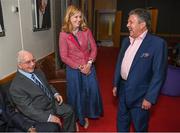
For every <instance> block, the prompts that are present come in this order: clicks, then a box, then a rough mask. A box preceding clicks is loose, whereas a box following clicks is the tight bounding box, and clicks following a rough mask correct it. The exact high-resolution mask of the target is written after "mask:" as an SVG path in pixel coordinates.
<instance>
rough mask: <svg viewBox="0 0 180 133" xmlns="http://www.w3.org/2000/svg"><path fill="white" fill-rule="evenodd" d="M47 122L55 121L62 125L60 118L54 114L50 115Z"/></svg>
mask: <svg viewBox="0 0 180 133" xmlns="http://www.w3.org/2000/svg"><path fill="white" fill-rule="evenodd" d="M49 122H55V123H57V124H59V125H60V126H62V123H61V120H60V118H59V117H57V116H55V115H51V118H50V120H49Z"/></svg>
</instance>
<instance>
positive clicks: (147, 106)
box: [141, 99, 152, 110]
mask: <svg viewBox="0 0 180 133" xmlns="http://www.w3.org/2000/svg"><path fill="white" fill-rule="evenodd" d="M151 106H152V104H151V103H150V102H149V101H147V100H146V99H144V100H143V102H142V106H141V108H142V109H145V110H149V109H150V108H151Z"/></svg>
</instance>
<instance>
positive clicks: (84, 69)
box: [80, 63, 91, 75]
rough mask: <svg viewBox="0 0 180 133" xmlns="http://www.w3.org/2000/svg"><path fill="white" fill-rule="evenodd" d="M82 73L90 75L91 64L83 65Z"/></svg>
mask: <svg viewBox="0 0 180 133" xmlns="http://www.w3.org/2000/svg"><path fill="white" fill-rule="evenodd" d="M80 70H81V72H82V73H84V74H86V75H89V74H90V73H91V64H89V63H87V64H86V65H83V67H82V69H80Z"/></svg>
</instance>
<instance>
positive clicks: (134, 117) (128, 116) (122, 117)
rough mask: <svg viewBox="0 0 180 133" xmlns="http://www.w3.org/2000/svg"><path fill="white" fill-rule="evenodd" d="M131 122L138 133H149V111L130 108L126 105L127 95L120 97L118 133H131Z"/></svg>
mask: <svg viewBox="0 0 180 133" xmlns="http://www.w3.org/2000/svg"><path fill="white" fill-rule="evenodd" d="M131 122H133V125H134V128H135V131H136V132H147V131H148V122H149V111H147V110H144V109H141V107H140V106H139V107H138V106H134V107H131V108H129V107H128V106H127V104H126V97H125V95H120V97H119V107H118V118H117V130H118V132H129V131H130V124H131Z"/></svg>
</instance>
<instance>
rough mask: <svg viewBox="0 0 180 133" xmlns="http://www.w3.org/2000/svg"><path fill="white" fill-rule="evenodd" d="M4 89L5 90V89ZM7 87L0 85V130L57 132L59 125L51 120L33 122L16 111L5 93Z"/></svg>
mask: <svg viewBox="0 0 180 133" xmlns="http://www.w3.org/2000/svg"><path fill="white" fill-rule="evenodd" d="M5 89H6V90H5ZM7 90H8V88H2V87H0V132H3V131H10V132H13V131H16V132H17V131H18V132H27V131H29V130H32V129H35V131H37V132H43V131H46V132H58V131H60V129H59V125H58V124H55V123H52V122H35V121H33V120H31V119H29V118H27V117H26V116H24V115H23V114H21V113H19V112H18V111H16V109H15V108H14V107H13V105H12V104H11V102H10V98H9V97H8V94H7Z"/></svg>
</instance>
